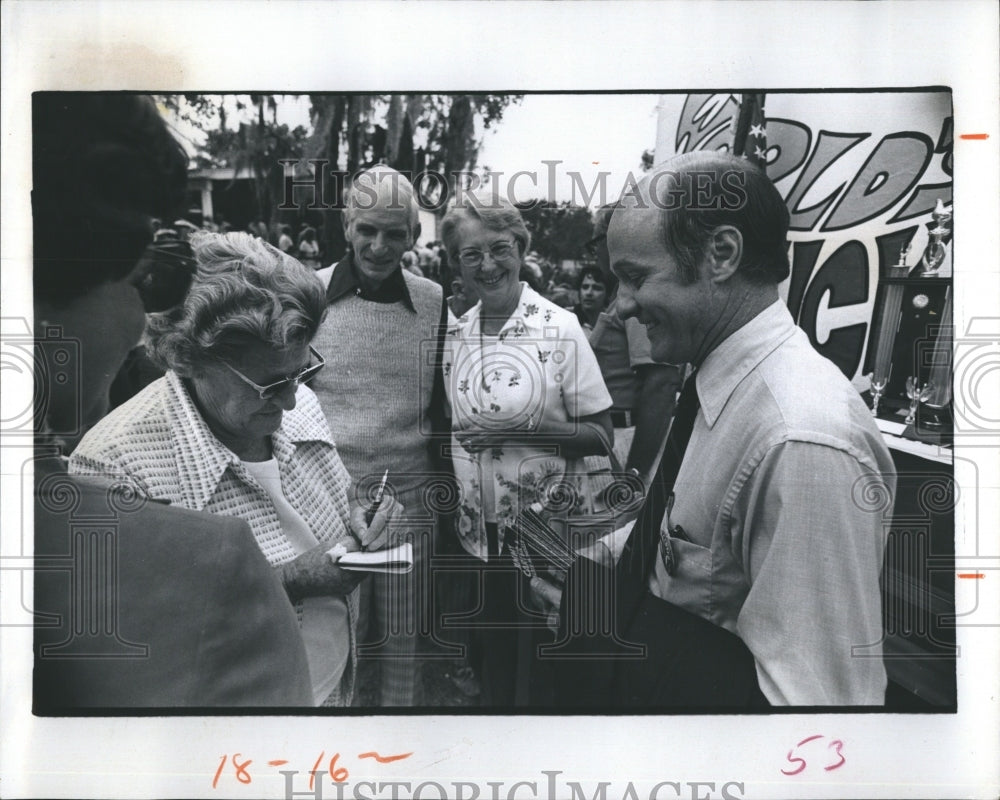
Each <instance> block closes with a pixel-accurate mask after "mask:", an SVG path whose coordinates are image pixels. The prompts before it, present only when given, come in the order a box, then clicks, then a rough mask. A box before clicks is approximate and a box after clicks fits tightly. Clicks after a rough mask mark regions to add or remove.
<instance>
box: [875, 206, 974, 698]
mask: <svg viewBox="0 0 1000 800" xmlns="http://www.w3.org/2000/svg"><path fill="white" fill-rule="evenodd" d="M932 219H933V223H932V227H931V228H930V230H929V231H928V237H927V245H926V247H925V248H924V250H923V252H922V253H921V255H920V257H919V259H917V263H916V264H915V265H913V266H909V265H908V263H907V261H908V257H909V254H910V247H909V246H906V247H904V248H903V250H902V251H901V252H900V254H899V261H898V263H897V264H896V265H895V266H893V267H891V268H890V269H889V270H888V274H884V275H883V276H882V277H881V278H880V280H879V289H878V295H877V296H876V310H877V311H876V318H875V324H874V331H873V342H872V347H870V348H869V350H870V353H869V357H868V361H867V364H866V369H867V371H868V374H867V380H868V384H869V385H870V391H868V392H865V394H864V397H865V399H866V400H867V401H868V404H869V406H870V407H871V409H872V415H873V416H874V417H875V420H876V424H877V425H878V427H879V429H880V430H881V431H882V434H883V436H884V437H885V441H886V443H887V444H888V446H889V448H890V450H891V452H892V455H893V461H894V463H895V465H896V470H897V491H896V502H895V506H894V510H893V517H892V522H891V526H890V529H889V533H888V538H887V545H886V555H885V566H884V569H883V576H882V577H883V605H884V609H883V613H884V618H885V631H886V633H885V639H884V642H883V648H884V658H885V662H886V670H887V672H888V674H889V679H890V693H889V700H890V704H895V705H897V706H898V707H901V708H905V707H910V708H917V709H922V708H925V707H927V706H933V707H942V708H944V707H950V706H954V704H955V697H956V695H955V654H956V648H955V628H954V613H955V612H954V578H955V569H954V563H955V549H954V546H955V543H954V534H955V525H954V507H955V503H954V501H955V496H956V494H957V490H956V487H955V483H954V463H953V457H952V448H951V445H952V415H951V405H952V402H951V401H952V390H951V387H952V383H951V376H952V280H951V263H950V253H949V245H950V241H951V227H950V223H951V213H950V211H949V210H946V208H945V207H944V204H943V203H942V202H941V201H940V200H939V201H938V203H937V207H936V209H935V210H934V212H933V214H932ZM911 241H912V239H911Z"/></svg>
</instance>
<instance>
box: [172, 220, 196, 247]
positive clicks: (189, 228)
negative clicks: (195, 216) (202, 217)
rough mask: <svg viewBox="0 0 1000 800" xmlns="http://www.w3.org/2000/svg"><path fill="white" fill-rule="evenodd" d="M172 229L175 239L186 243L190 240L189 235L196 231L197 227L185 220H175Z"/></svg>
mask: <svg viewBox="0 0 1000 800" xmlns="http://www.w3.org/2000/svg"><path fill="white" fill-rule="evenodd" d="M173 229H174V231H175V232H176V236H177V238H178V239H180V240H181V241H182V242H186V241H187V240H188V239H190V238H191V234H192V233H194V232H195V231H197V230H198V226H197V225H195V224H194V223H193V222H190V221H188V220H186V219H175V220H174V224H173Z"/></svg>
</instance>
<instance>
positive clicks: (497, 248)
mask: <svg viewBox="0 0 1000 800" xmlns="http://www.w3.org/2000/svg"><path fill="white" fill-rule="evenodd" d="M514 244H515V243H514V242H494V243H493V244H491V245H490V246H489V254H490V257H491V258H492V259H493V260H494V261H506V260H507V259H509V258H511V256H512V255H513V253H514ZM485 258H486V253H484V252H483V251H482V250H477V249H476V248H474V247H470V248H469V249H468V250H462V251H461V252H459V254H458V260H459V261H460V262H461V264H462V266H463V267H478V266H479V265H480V264H482V263H483V260H484V259H485Z"/></svg>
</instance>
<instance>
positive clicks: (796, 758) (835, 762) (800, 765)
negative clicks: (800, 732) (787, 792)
mask: <svg viewBox="0 0 1000 800" xmlns="http://www.w3.org/2000/svg"><path fill="white" fill-rule="evenodd" d="M823 738H825V737H824V736H822V735H821V734H816V735H815V736H807V737H806V738H805V739H803V740H802V741H801V742H799V743H798V744H797V745H795V747H793V748H792V749H791V750H789V751H788V756H787V758H788V763H789V764H795V765H797V766H795V767H794V768H793V769H783V770H781V773H782V775H798V774H799V773H800V772H802V771H803V770H804V769H805V768H806V766H807V764H806V760H805V759H804V758H803V757H802V756H800V755H797V754H796V751H797V750H798V749H799V748H800V747H802V746H803V745H806V744H808V743H809V742H813V741H816V740H817V739H823ZM843 747H844V743H843V742H842V741H840V739H831V740H830V741H829V743H828V744H827V746H826V749H827V750H831V751H833V752H831V753H829V754H828V756H827V760H828V761H829V762H830V763H828V764H827V765H826V766H824V767H823V770H824V771H825V772H830V771H832V770H835V769H839V768H840V767H842V766H844V763H845V762H846V761H847V759H846V758H844V754H843V752H841V750H842V748H843Z"/></svg>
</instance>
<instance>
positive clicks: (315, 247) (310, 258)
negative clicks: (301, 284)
mask: <svg viewBox="0 0 1000 800" xmlns="http://www.w3.org/2000/svg"><path fill="white" fill-rule="evenodd" d="M298 250H299V260H300V261H301V262H302V264H303V266H306V267H308V268H309V269H314V270H315V269H319V268H320V267H321V266H322V262H321V261H320V260H319V258H320V251H319V242H318V241H317V240H316V229H315V228H312V227H308V226H307V227H305V228H303V229H302V233H300V234H299V247H298Z"/></svg>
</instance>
